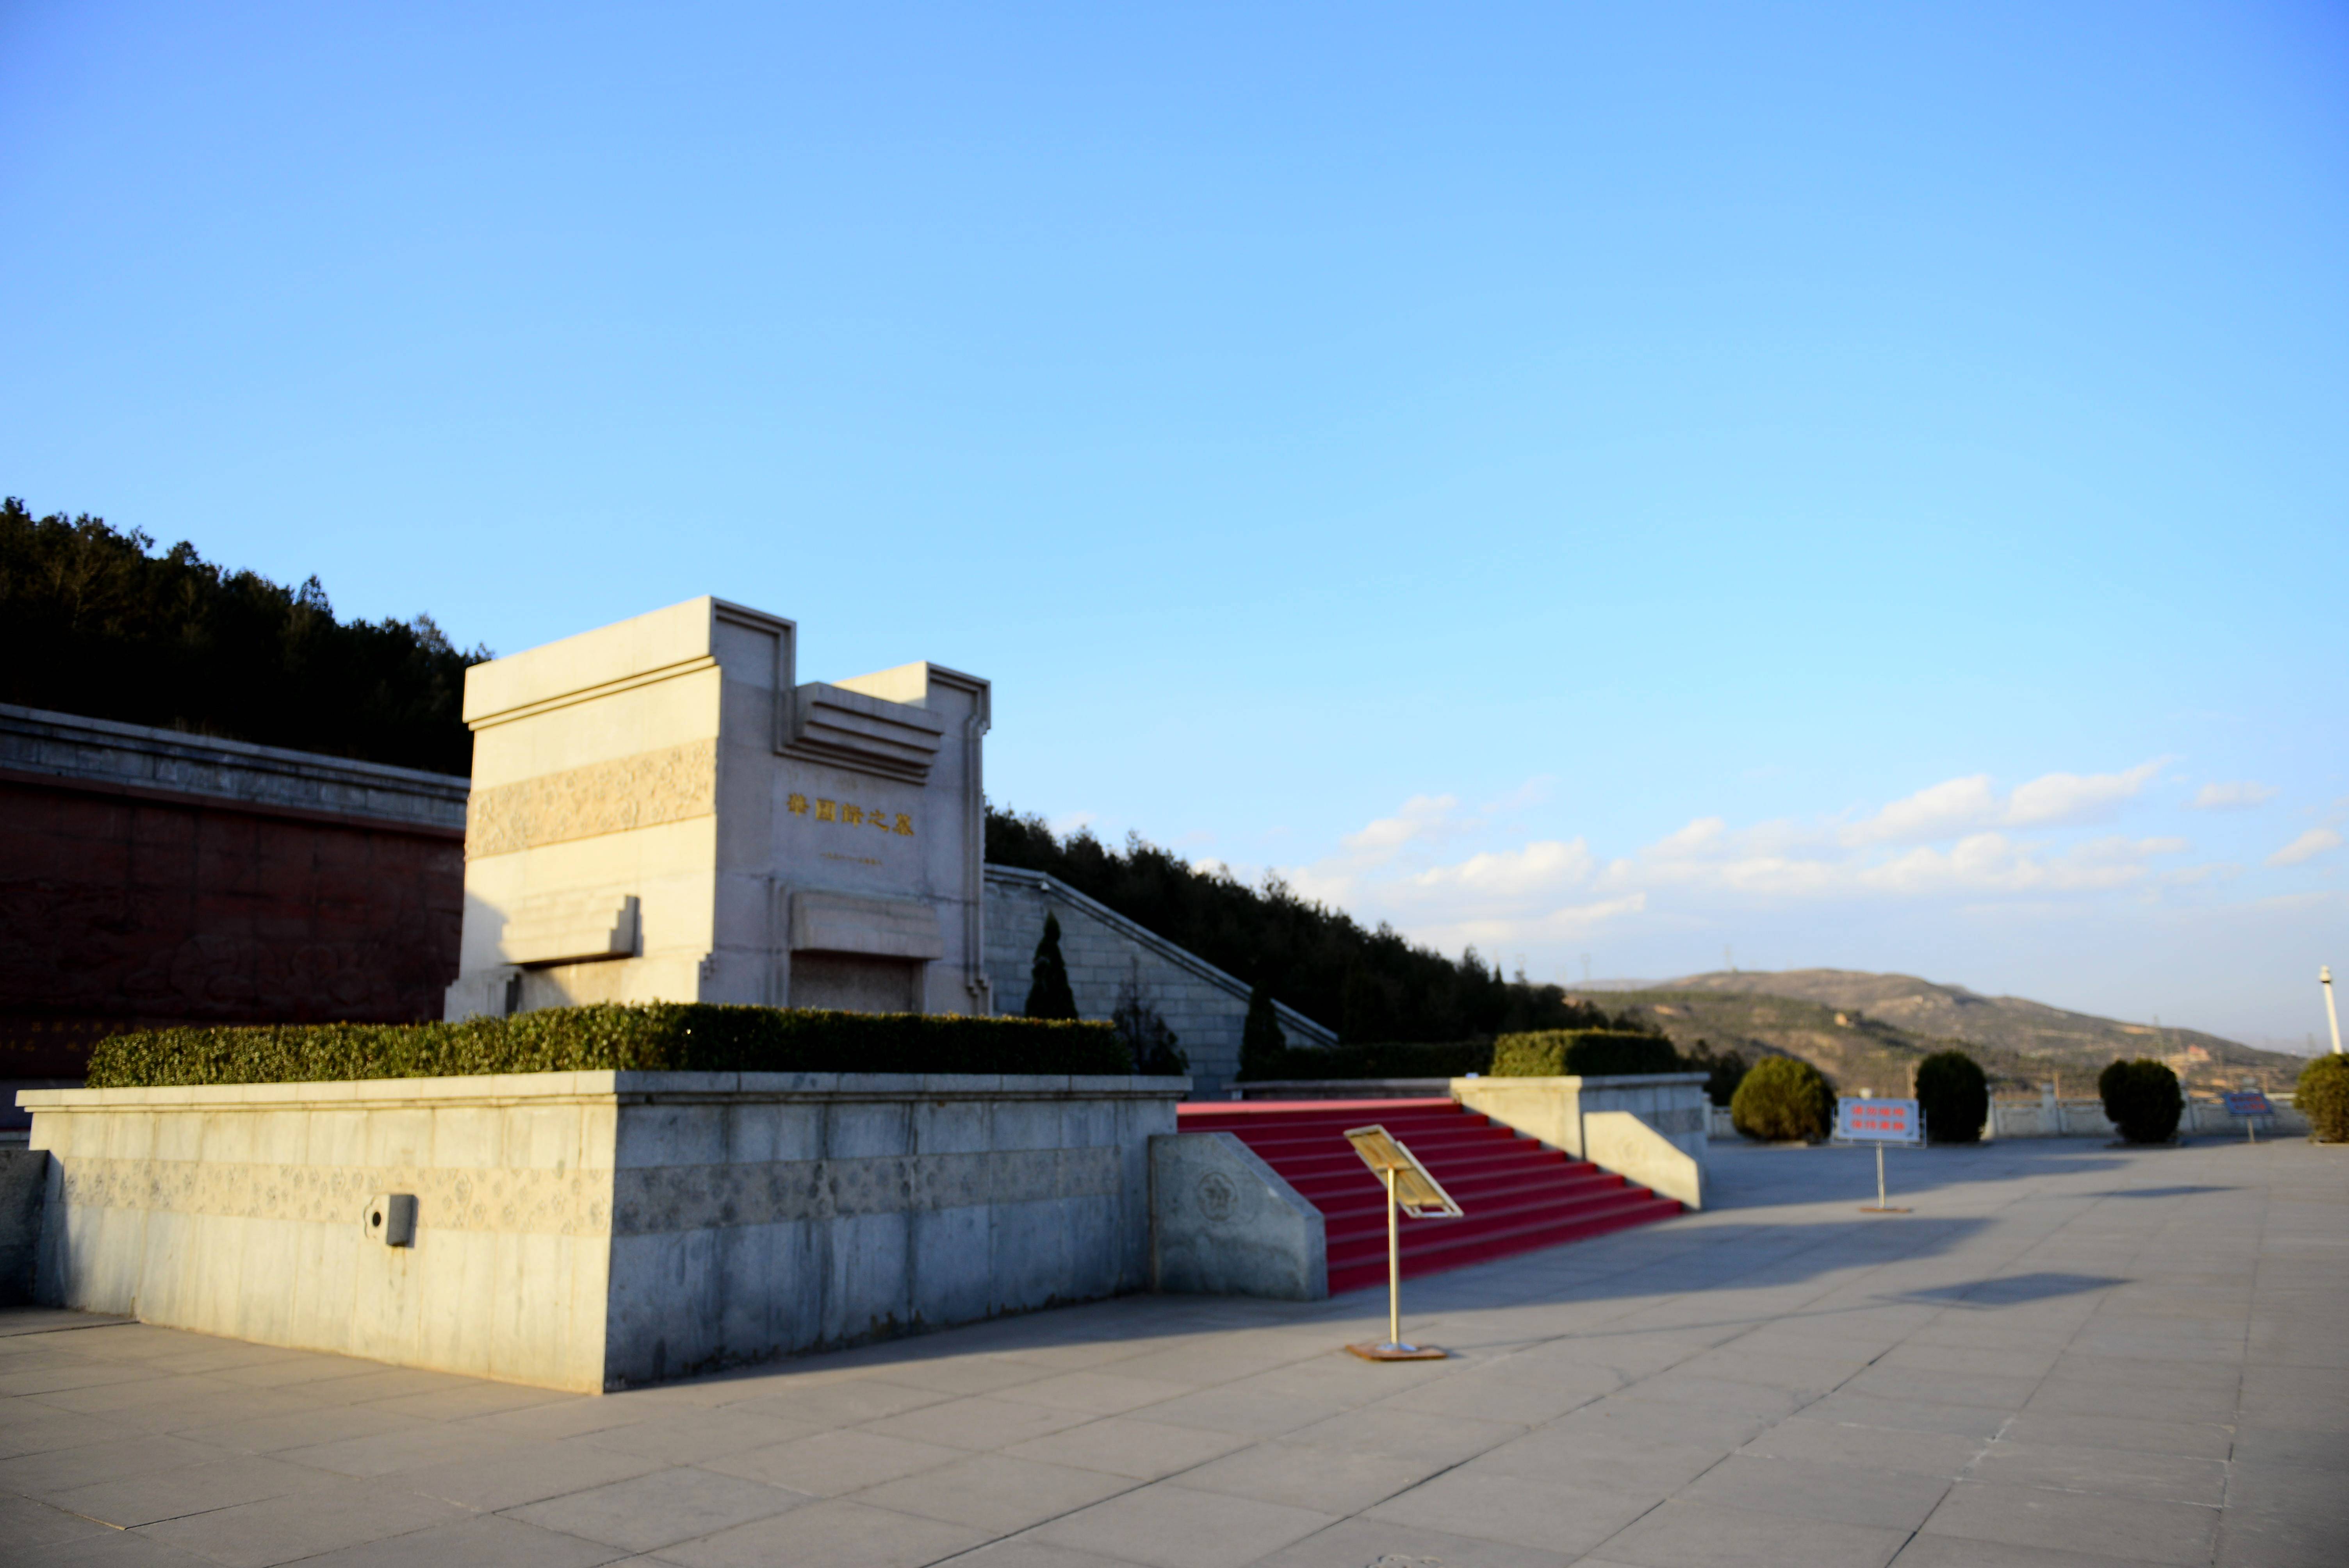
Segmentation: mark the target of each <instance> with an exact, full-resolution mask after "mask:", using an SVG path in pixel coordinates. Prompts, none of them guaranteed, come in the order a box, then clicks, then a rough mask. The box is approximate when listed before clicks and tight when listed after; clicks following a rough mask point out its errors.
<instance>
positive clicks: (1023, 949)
mask: <svg viewBox="0 0 2349 1568" xmlns="http://www.w3.org/2000/svg"><path fill="white" fill-rule="evenodd" d="M1046 913H1051V914H1053V915H1056V916H1058V917H1059V919H1060V922H1061V956H1062V957H1063V958H1065V959H1066V960H1067V961H1068V965H1069V987H1070V989H1071V990H1072V991H1074V992H1075V993H1076V997H1077V1012H1078V1014H1079V1015H1080V1016H1083V1017H1087V1018H1107V1017H1108V1016H1110V1015H1111V1014H1112V1012H1114V1011H1115V1010H1116V1008H1117V1001H1118V992H1119V988H1120V987H1121V986H1123V985H1125V984H1126V983H1127V981H1128V980H1129V978H1131V979H1134V980H1138V981H1139V982H1140V985H1141V988H1142V995H1143V1000H1144V1001H1146V1002H1147V1003H1149V1004H1150V1006H1153V1007H1154V1008H1156V1009H1157V1010H1158V1014H1159V1016H1161V1017H1163V1018H1164V1019H1165V1020H1166V1023H1167V1026H1168V1027H1170V1028H1172V1029H1173V1030H1174V1033H1175V1035H1176V1037H1177V1038H1178V1039H1179V1041H1180V1043H1181V1045H1182V1048H1183V1050H1184V1052H1185V1055H1187V1056H1188V1057H1190V1061H1191V1069H1190V1070H1191V1081H1192V1083H1193V1085H1194V1086H1195V1090H1196V1098H1198V1099H1225V1098H1226V1096H1227V1095H1228V1094H1229V1093H1230V1083H1231V1079H1232V1078H1233V1077H1234V1076H1235V1075H1237V1073H1238V1071H1239V1068H1240V1026H1241V1025H1242V1024H1244V1023H1245V1022H1246V1021H1247V1001H1248V987H1247V983H1246V982H1245V981H1242V980H1240V979H1239V978H1238V977H1237V976H1235V975H1226V973H1224V971H1222V970H1220V969H1218V968H1216V966H1215V965H1212V964H1210V963H1208V962H1207V961H1206V959H1204V958H1201V957H1200V956H1199V955H1198V954H1195V953H1192V952H1190V951H1188V950H1187V949H1185V948H1182V947H1178V946H1176V945H1175V944H1174V943H1172V942H1169V941H1167V940H1166V939H1165V938H1164V937H1163V936H1160V935H1158V934H1156V933H1155V932H1153V931H1149V930H1146V929H1144V928H1143V927H1142V926H1140V925H1137V924H1135V923H1133V921H1130V920H1128V919H1126V918H1125V916H1123V915H1122V914H1120V913H1117V912H1116V911H1115V910H1112V909H1111V908H1110V907H1109V906H1108V905H1106V904H1103V903H1097V902H1096V901H1094V900H1092V899H1090V898H1087V897H1086V896H1085V895H1084V894H1083V893H1081V892H1078V891H1077V890H1076V889H1074V888H1072V887H1071V886H1069V885H1068V884H1067V883H1066V882H1061V881H1060V880H1059V879H1058V878H1056V877H1050V876H1047V875H1045V874H1044V873H1043V872H1030V871H1020V870H1018V869H1016V868H1014V867H1010V866H988V868H987V921H986V931H987V977H988V983H989V984H990V985H992V987H993V989H994V992H995V1007H996V1011H998V1012H999V1013H1017V1012H1018V1011H1019V1009H1020V1008H1021V1007H1022V1006H1024V1005H1025V1004H1026V1002H1027V1000H1028V987H1029V985H1030V980H1031V977H1032V976H1031V974H1030V971H1031V969H1032V966H1033V965H1034V964H1035V960H1036V944H1037V943H1039V942H1040V941H1042V940H1043V936H1044V916H1045V915H1046ZM1274 1007H1275V1010H1276V1011H1277V1012H1278V1014H1279V1016H1280V1027H1281V1032H1282V1033H1283V1034H1284V1035H1286V1036H1287V1037H1288V1043H1289V1044H1290V1045H1293V1046H1334V1045H1336V1044H1337V1043H1338V1036H1337V1032H1336V1031H1335V1030H1333V1029H1329V1028H1325V1027H1324V1026H1321V1025H1319V1024H1317V1023H1315V1022H1314V1021H1313V1020H1312V1019H1310V1018H1308V1017H1306V1016H1304V1015H1303V1014H1301V1013H1299V1012H1296V1011H1294V1010H1292V1009H1290V1008H1288V1007H1286V1006H1281V1005H1280V1004H1278V1003H1275V1004H1274ZM1434 1092H1436V1093H1439V1094H1440V1093H1442V1092H1443V1091H1442V1090H1441V1089H1438V1090H1435V1091H1434Z"/></svg>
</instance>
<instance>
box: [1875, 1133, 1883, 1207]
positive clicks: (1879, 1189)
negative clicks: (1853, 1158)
mask: <svg viewBox="0 0 2349 1568" xmlns="http://www.w3.org/2000/svg"><path fill="white" fill-rule="evenodd" d="M1876 1206H1877V1207H1878V1208H1879V1209H1881V1208H1882V1207H1884V1145H1882V1144H1881V1143H1879V1144H1878V1145H1877V1146H1876Z"/></svg>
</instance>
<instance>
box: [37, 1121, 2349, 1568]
mask: <svg viewBox="0 0 2349 1568" xmlns="http://www.w3.org/2000/svg"><path fill="white" fill-rule="evenodd" d="M1713 1157H1714V1178H1715V1186H1716V1190H1717V1195H1718V1199H1719V1205H1718V1206H1717V1207H1715V1208H1714V1209H1713V1210H1711V1211H1709V1212H1705V1213H1702V1214H1695V1215H1688V1216H1684V1217H1682V1218H1681V1219H1678V1220H1675V1221H1672V1222H1668V1223H1665V1224H1662V1225H1658V1226H1654V1227H1651V1228H1649V1229H1646V1230H1640V1231H1635V1232H1631V1233H1625V1234H1622V1235H1618V1236H1613V1237H1609V1238H1605V1239H1602V1240H1599V1241H1596V1242H1588V1243H1581V1244H1579V1245H1575V1246H1568V1247H1562V1248H1557V1249H1554V1250H1551V1251H1547V1252H1542V1253H1533V1254H1530V1255H1527V1256H1525V1257H1521V1258H1516V1259H1513V1260H1509V1261H1506V1262H1502V1263H1496V1264H1485V1265H1482V1266H1479V1267H1476V1268H1473V1269H1468V1270H1464V1271H1462V1272H1460V1273H1457V1274H1449V1275H1445V1276H1443V1277H1440V1278H1436V1279H1432V1280H1425V1281H1419V1282H1413V1283H1412V1284H1408V1285H1407V1286H1406V1291H1405V1307H1406V1313H1405V1329H1406V1333H1407V1334H1409V1335H1411V1336H1414V1337H1417V1338H1420V1339H1421V1340H1423V1341H1424V1342H1432V1343H1434V1344H1439V1345H1443V1346H1447V1347H1449V1348H1450V1349H1452V1350H1453V1351H1454V1358H1453V1359H1451V1360H1448V1361H1444V1362H1441V1363H1422V1364H1414V1365H1387V1366H1372V1365H1369V1364H1366V1363H1363V1362H1361V1361H1358V1360H1356V1359H1354V1358H1353V1357H1350V1356H1347V1355H1345V1354H1344V1353H1343V1351H1342V1349H1341V1348H1340V1347H1341V1346H1343V1345H1344V1344H1345V1342H1346V1341H1348V1340H1350V1339H1361V1338H1366V1337H1378V1336H1381V1335H1382V1332H1383V1329H1384V1305H1385V1302H1384V1296H1383V1295H1382V1294H1376V1293H1362V1294H1356V1295H1350V1296H1347V1297H1343V1298H1340V1299H1339V1300H1336V1301H1332V1302H1328V1303H1323V1304H1319V1305H1295V1304H1285V1303H1270V1302H1256V1301H1241V1300H1232V1299H1207V1298H1182V1297H1148V1296H1144V1297H1133V1298H1127V1299H1123V1300H1118V1301H1112V1302H1105V1303H1100V1304H1095V1305H1088V1306H1081V1307H1073V1308H1068V1309H1063V1310H1060V1311H1054V1312H1047V1313H1040V1314H1036V1315H1030V1316H1026V1317H1020V1318H1014V1319H1007V1320H1003V1321H1000V1322H997V1323H991V1324H986V1325H981V1326H975V1327H969V1328H961V1329H955V1330H952V1331H949V1332H946V1333H940V1334H936V1335H931V1336H923V1337H917V1338H912V1339H905V1340H899V1341H896V1342H895V1343H892V1344H888V1345H884V1346H874V1347H868V1348H865V1349H862V1350H857V1351H853V1352H848V1353H845V1354H840V1355H833V1356H825V1357H809V1358H806V1359H802V1360H798V1361H792V1362H789V1363H785V1364H781V1365H778V1366H775V1367H769V1368H766V1369H762V1370H757V1371H752V1372H747V1373H740V1374H735V1375H730V1376H725V1377H710V1378H704V1379H700V1380H697V1381H693V1382H687V1383H676V1384H668V1385H664V1386H662V1387H654V1388H648V1389H644V1390H640V1391H636V1392H632V1393H625V1394H617V1395H610V1396H605V1397H604V1398H581V1397H577V1396H573V1395H564V1394H552V1393H548V1392H545V1391H543V1390H539V1389H533V1388H524V1387H512V1386H510V1385H502V1384H495V1383H486V1382H478V1381H473V1380H470V1379H467V1378H462V1377H449V1376H445V1375H442V1374H439V1373H432V1372H421V1371H409V1370H403V1369H399V1368H395V1367H383V1366H379V1365H377V1364H374V1363H369V1362H361V1361H353V1360H347V1359H343V1358H340V1357H329V1356H317V1355H309V1354H305V1353H301V1352H294V1351H285V1350H279V1349H273V1348H270V1347H268V1346H253V1345H243V1344H236V1343H233V1342H229V1341H225V1340H219V1339H210V1338H206V1337H203V1336H197V1335H191V1334H185V1333H179V1332H174V1331H171V1330H165V1329H160V1328H152V1327H148V1326H141V1325H138V1324H129V1323H106V1322H101V1321H94V1320H91V1319H88V1318H81V1317H77V1316H74V1315H67V1314H57V1313H43V1312H38V1311H32V1310H19V1311H16V1312H13V1313H5V1314H0V1456H5V1457H0V1561H5V1562H6V1563H12V1564H25V1565H30V1564H36V1563H37V1564H51V1563H54V1564H65V1563H75V1564H90V1565H96V1564H167V1563H168V1564H181V1565H192V1564H217V1563H230V1564H238V1565H252V1568H258V1565H261V1564H266V1563H289V1562H296V1561H300V1562H305V1563H321V1564H325V1563H332V1564H336V1565H338V1568H339V1565H343V1564H349V1565H352V1568H357V1565H359V1564H370V1565H372V1564H418V1565H430V1568H460V1565H464V1564H476V1563H478V1564H499V1565H508V1564H511V1565H513V1568H535V1565H538V1564H549V1565H564V1568H569V1565H574V1564H576V1565H581V1568H585V1565H586V1564H593V1563H614V1562H636V1563H646V1564H651V1563H668V1564H683V1565H686V1568H731V1565H735V1564H744V1565H748V1564H800V1563H808V1564H818V1563H822V1564H833V1563H837V1564H868V1563H869V1564H916V1563H936V1562H947V1561H951V1562H955V1563H963V1564H968V1565H970V1568H981V1565H985V1568H1013V1565H1018V1568H1078V1565H1080V1564H1086V1563H1102V1564H1149V1565H1154V1568H1237V1565H1239V1564H1243V1563H1267V1564H1284V1565H1288V1564H1294V1565H1298V1568H1305V1565H1308V1564H1310V1565H1314V1568H1322V1565H1328V1568H1368V1565H1371V1564H1378V1565H1380V1568H1423V1565H1434V1564H1442V1565H1444V1568H1472V1565H1473V1568H1517V1565H1525V1568H1532V1565H1535V1564H1557V1563H1568V1562H1580V1563H1588V1564H1594V1565H1600V1564H1607V1563H1621V1564H1631V1565H1644V1568H1681V1565H1689V1568H1695V1565H1700V1564H1702V1565H1706V1568H1712V1565H1717V1564H1724V1563H1786V1564H1819V1565H1823V1568H1840V1565H1844V1564H1849V1565H1851V1568H1877V1565H1879V1564H1883V1563H1892V1562H1898V1563H1901V1564H1903V1565H1904V1568H1959V1565H1965V1564H1976V1563H1981V1564H1991V1563H2001V1564H2003V1563H2013V1564H2043V1565H2045V1568H2058V1565H2061V1564H2072V1565H2075V1568H2092V1565H2095V1564H2100V1563H2101V1564H2106V1565H2107V1568H2108V1565H2109V1564H2110V1563H2113V1562H2115V1561H2116V1560H2117V1561H2123V1562H2130V1563H2211V1562H2217V1563H2228V1564H2238V1563H2240V1564H2275V1565H2279V1568H2281V1565H2285V1564H2294V1563H2325V1564H2338V1563H2343V1562H2344V1561H2349V1149H2343V1148H2314V1147H2311V1146H2309V1145H2307V1144H2305V1143H2281V1144H2262V1145H2261V1146H2259V1147H2257V1148H2246V1147H2243V1146H2241V1145H2237V1144H2229V1143H2220V1142H2211V1141H2199V1142H2197V1143H2195V1144H2193V1145H2191V1146H2189V1147H2186V1148H2183V1149H2160V1150H2116V1149H2107V1148H2105V1147H2102V1146H2101V1145H2096V1144H2092V1143H2088V1142H2085V1141H2080V1140H2048V1141H2038V1142H2021V1143H2008V1144H2002V1145H1998V1146H1994V1147H1990V1148H1984V1149H1978V1150H1919V1151H1910V1150H1896V1151H1894V1153H1893V1154H1892V1156H1891V1159H1890V1169H1891V1172H1892V1183H1893V1202H1896V1203H1906V1204H1909V1206H1911V1207H1912V1208H1913V1210H1914V1212H1913V1213H1910V1214H1908V1215H1905V1216H1892V1217H1884V1218H1877V1217H1872V1216H1868V1215H1864V1214H1862V1213H1859V1212H1857V1205H1858V1204H1859V1203H1860V1202H1869V1201H1872V1200H1873V1198H1874V1173H1873V1168H1872V1165H1871V1162H1870V1157H1869V1156H1868V1154H1867V1153H1866V1152H1864V1151H1860V1150H1844V1149H1817V1150H1764V1149H1747V1148H1742V1147H1739V1148H1730V1147H1723V1146H1720V1145H1716V1146H1715V1148H1714V1150H1713Z"/></svg>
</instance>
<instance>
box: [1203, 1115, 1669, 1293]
mask: <svg viewBox="0 0 2349 1568" xmlns="http://www.w3.org/2000/svg"><path fill="white" fill-rule="evenodd" d="M1372 1122H1376V1123H1378V1124H1379V1125H1381V1126H1382V1127H1384V1128H1385V1129H1386V1130H1388V1131H1389V1132H1391V1133H1392V1134H1394V1135H1395V1137H1397V1138H1398V1139H1400V1140H1402V1142H1403V1143H1404V1145H1405V1146H1407V1147H1408V1148H1409V1149H1410V1150H1411V1151H1412V1152H1413V1154H1416V1155H1418V1156H1419V1160H1420V1163H1421V1164H1423V1165H1424V1166H1426V1167H1427V1169H1428V1170H1429V1171H1431V1172H1432V1173H1433V1175H1434V1177H1435V1179H1436V1180H1437V1181H1441V1182H1443V1183H1444V1191H1447V1192H1449V1193H1451V1194H1452V1197H1453V1200H1454V1202H1457V1203H1458V1204H1459V1205H1460V1207H1461V1208H1462V1209H1463V1210H1464V1211H1465V1216H1466V1217H1465V1218H1463V1219H1458V1220H1414V1219H1413V1218H1412V1217H1411V1216H1410V1215H1408V1214H1406V1215H1404V1216H1403V1219H1402V1272H1403V1274H1404V1277H1406V1278H1408V1277H1410V1276H1411V1275H1413V1274H1441V1273H1442V1272H1443V1271H1444V1270H1445V1269H1456V1268H1463V1267H1465V1266H1466V1265H1467V1264H1478V1263H1483V1262H1485V1260H1487V1259H1489V1258H1505V1257H1508V1256H1510V1255H1512V1254H1514V1253H1525V1252H1531V1251H1532V1250H1534V1249H1535V1248H1536V1247H1554V1246H1556V1245H1557V1244H1558V1243H1561V1242H1578V1241H1582V1240H1584V1239H1585V1238H1587V1237H1590V1236H1599V1235H1604V1234H1606V1233H1608V1232H1609V1231H1620V1230H1624V1229H1627V1228H1629V1227H1630V1226H1632V1225H1645V1224H1650V1223H1652V1222H1655V1221H1657V1220H1665V1219H1670V1218H1671V1216H1672V1215H1674V1214H1677V1213H1679V1212H1681V1206H1680V1203H1679V1202H1677V1201H1676V1200H1674V1199H1671V1198H1659V1197H1658V1196H1656V1194H1654V1193H1653V1192H1651V1191H1648V1190H1647V1189H1646V1188H1645V1187H1634V1186H1632V1185H1631V1184H1630V1182H1628V1181H1624V1180H1623V1178H1622V1177H1620V1176H1617V1175H1613V1174H1611V1173H1610V1172H1608V1171H1601V1170H1600V1169H1599V1167H1598V1166H1596V1165H1593V1164H1591V1163H1589V1162H1588V1161H1582V1160H1568V1158H1567V1157H1566V1156H1565V1155H1564V1154H1562V1153H1560V1152H1558V1151H1557V1150H1554V1149H1546V1148H1544V1147H1543V1146H1542V1145H1541V1144H1539V1143H1537V1142H1535V1141H1534V1140H1532V1139H1530V1138H1522V1137H1519V1136H1518V1135H1517V1134H1516V1133H1515V1132H1512V1131H1510V1130H1508V1129H1507V1128H1506V1127H1503V1126H1500V1125H1499V1124H1497V1123H1496V1122H1495V1121H1493V1120H1492V1119H1490V1118H1489V1117H1483V1116H1477V1115H1475V1114H1473V1113H1471V1112H1468V1111H1465V1110H1463V1109H1460V1107H1459V1106H1458V1105H1456V1104H1454V1102H1453V1101H1451V1100H1449V1099H1349V1100H1329V1099H1310V1100H1258V1101H1256V1102H1253V1103H1236V1104H1229V1105H1216V1104H1195V1105H1185V1106H1184V1107H1182V1108H1181V1109H1180V1111H1179V1125H1180V1126H1181V1128H1182V1130H1184V1131H1185V1132H1231V1133H1237V1135H1238V1136H1239V1139H1240V1141H1241V1142H1243V1143H1246V1144H1247V1146H1248V1147H1249V1148H1250V1149H1252V1150H1256V1152H1257V1156H1258V1157H1259V1158H1261V1159H1262V1160H1263V1161H1264V1162H1265V1163H1266V1164H1268V1165H1269V1166H1271V1167H1272V1168H1273V1169H1274V1170H1275V1171H1279V1172H1280V1174H1281V1176H1282V1177H1283V1178H1284V1179H1286V1180H1287V1181H1288V1184H1289V1185H1290V1186H1292V1187H1294V1188H1296V1189H1297V1191H1298V1192H1299V1195H1301V1196H1302V1197H1303V1198H1304V1199H1305V1200H1306V1201H1307V1202H1309V1203H1311V1204H1312V1205H1313V1206H1314V1207H1315V1208H1317V1209H1319V1210H1320V1211H1321V1213H1322V1216H1323V1220H1324V1222H1325V1230H1326V1233H1327V1235H1328V1238H1329V1245H1330V1295H1337V1294H1338V1293H1339V1292H1340V1291H1349V1290H1360V1289H1361V1288H1362V1287H1363V1286H1365V1285H1373V1284H1385V1283H1386V1277H1387V1213H1386V1189H1385V1187H1384V1186H1383V1185H1381V1182H1380V1181H1379V1179H1378V1178H1377V1177H1375V1176H1373V1175H1371V1171H1370V1168H1369V1167H1367V1166H1365V1165H1364V1164H1363V1163H1362V1161H1361V1157H1360V1156H1358V1155H1356V1154H1355V1152H1354V1150H1353V1146H1352V1145H1351V1144H1350V1143H1348V1142H1347V1141H1346V1140H1345V1138H1344V1136H1343V1134H1344V1132H1345V1130H1346V1129H1348V1128H1350V1127H1364V1126H1368V1125H1369V1124H1371V1123H1372Z"/></svg>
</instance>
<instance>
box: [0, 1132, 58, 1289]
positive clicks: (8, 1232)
mask: <svg viewBox="0 0 2349 1568" xmlns="http://www.w3.org/2000/svg"><path fill="white" fill-rule="evenodd" d="M48 1173H49V1156H48V1153H47V1150H39V1149H27V1148H26V1147H24V1146H23V1145H22V1144H18V1145H16V1146H14V1147H8V1148H0V1304H6V1303H13V1302H22V1301H30V1300H32V1299H33V1260H34V1258H35V1257H36V1256H37V1255H38V1253H39V1252H40V1244H41V1212H42V1207H43V1202H42V1201H43V1198H44V1196H45V1195H46V1192H47V1185H48Z"/></svg>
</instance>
